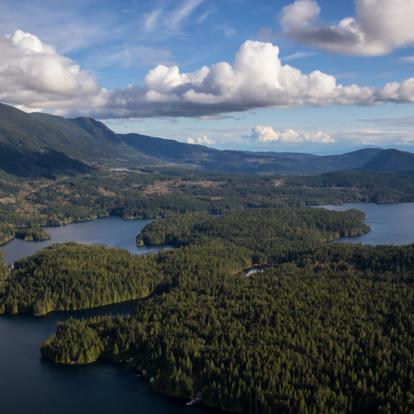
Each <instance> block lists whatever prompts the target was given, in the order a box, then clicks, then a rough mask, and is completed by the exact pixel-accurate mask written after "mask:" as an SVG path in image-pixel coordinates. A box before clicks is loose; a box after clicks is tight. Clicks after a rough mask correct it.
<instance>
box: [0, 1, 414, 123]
mask: <svg viewBox="0 0 414 414" xmlns="http://www.w3.org/2000/svg"><path fill="white" fill-rule="evenodd" d="M194 4H196V3H194ZM130 53H134V51H132V50H131V51H130ZM0 101H3V102H6V103H10V104H13V105H16V106H17V105H19V106H20V107H22V108H27V109H29V110H33V109H41V110H45V111H53V112H55V113H62V114H64V113H67V112H72V113H73V112H78V113H81V114H84V115H91V116H96V117H98V118H101V119H110V118H112V119H115V118H147V117H163V116H167V117H203V116H214V115H219V114H225V113H230V112H240V111H247V110H250V109H255V108H264V107H273V108H286V107H291V106H304V105H311V106H325V105H374V104H380V103H385V102H411V103H413V102H414V77H413V78H409V79H406V80H405V81H402V82H391V83H388V84H386V85H385V86H384V87H383V88H372V87H364V86H360V85H356V84H351V85H342V84H340V83H338V82H337V79H336V78H335V77H334V76H332V75H330V74H327V73H324V72H321V71H319V70H315V71H313V72H310V73H302V72H301V71H300V70H299V69H297V68H295V67H293V66H290V65H287V64H283V63H282V61H281V60H280V58H279V48H278V47H277V46H276V45H273V44H272V43H268V42H258V41H251V40H248V41H246V42H244V43H243V44H242V45H241V47H240V49H239V50H238V51H237V53H236V55H235V58H234V61H233V62H232V63H229V62H225V61H223V62H218V63H215V64H212V65H211V66H203V67H201V68H200V69H198V70H196V71H194V72H182V71H181V70H180V68H179V67H178V66H167V65H158V66H156V67H154V68H153V69H151V70H150V71H149V72H148V73H147V75H146V76H145V79H144V83H143V85H142V86H138V85H132V86H128V87H126V88H120V89H115V90H113V91H106V90H104V89H103V88H102V87H100V86H99V85H98V84H97V82H96V80H95V78H94V77H93V76H92V74H90V73H89V72H87V71H85V70H82V69H81V68H80V66H79V65H78V64H76V63H75V62H74V61H72V60H71V59H69V58H67V57H65V56H63V55H61V54H59V53H58V52H57V51H56V50H55V49H54V48H53V47H52V46H49V45H46V44H44V43H43V42H42V41H41V40H40V39H39V38H37V37H36V36H34V35H32V34H29V33H24V32H22V31H19V30H18V31H16V32H15V33H14V35H13V36H9V37H5V38H0Z"/></svg>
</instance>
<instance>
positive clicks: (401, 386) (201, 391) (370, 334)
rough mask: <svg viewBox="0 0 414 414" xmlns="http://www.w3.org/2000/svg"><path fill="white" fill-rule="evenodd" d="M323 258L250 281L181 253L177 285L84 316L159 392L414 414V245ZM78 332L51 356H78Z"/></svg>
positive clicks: (226, 404)
mask: <svg viewBox="0 0 414 414" xmlns="http://www.w3.org/2000/svg"><path fill="white" fill-rule="evenodd" d="M199 249H200V251H202V249H201V246H200V247H199ZM331 249H332V250H331ZM209 253H212V252H211V251H210V252H209ZM316 253H317V254H316V259H315V260H314V261H308V262H307V263H306V264H294V263H285V264H283V265H281V266H279V267H276V268H274V269H272V270H270V271H267V272H265V273H262V274H256V275H254V276H250V277H242V276H234V274H233V273H231V272H224V271H222V270H220V269H217V271H216V272H211V266H210V265H209V262H210V257H211V256H208V255H197V256H196V257H197V259H196V260H197V261H199V262H200V261H201V262H203V263H202V264H201V265H200V266H193V267H192V268H191V270H188V267H187V264H188V260H189V262H190V263H191V258H192V255H191V248H189V247H187V248H184V249H179V250H178V251H176V252H174V256H175V260H174V263H175V265H173V264H170V266H171V265H173V267H172V268H170V271H173V270H175V272H177V273H178V274H179V280H180V282H179V283H178V285H177V287H176V288H175V289H173V290H171V291H170V292H169V293H167V294H164V295H161V296H157V297H155V298H153V299H150V300H148V301H145V302H143V303H141V304H140V305H139V306H138V308H137V311H136V312H135V313H134V314H132V315H130V316H129V317H128V318H123V319H113V318H109V317H107V318H100V319H98V320H91V321H84V322H83V324H84V328H83V329H86V330H89V329H93V330H95V332H96V333H97V334H99V338H100V340H101V341H102V343H103V344H104V349H103V351H102V352H101V353H100V354H99V355H98V354H96V357H106V358H110V359H114V360H117V361H120V360H122V361H126V360H128V361H129V363H128V364H129V365H130V366H131V367H134V368H135V369H136V370H138V371H142V370H145V371H146V372H147V374H148V376H149V377H152V378H154V379H153V385H154V386H155V387H156V388H157V389H159V390H161V391H163V392H166V393H169V394H171V395H175V396H181V397H187V398H190V397H193V396H196V395H200V396H201V399H202V401H203V402H204V403H205V404H208V405H213V406H218V407H221V408H223V409H227V410H236V411H243V412H276V411H280V412H304V413H306V412H310V413H320V412H384V413H395V412H406V413H409V412H411V411H412V410H413V409H414V405H413V404H414V393H413V391H414V389H413V387H414V369H413V367H414V358H413V353H412V347H413V346H414V331H413V330H414V318H413V301H414V289H413V284H412V280H413V279H412V265H413V260H414V259H413V258H414V248H413V247H412V246H410V247H390V248H383V247H378V248H371V247H360V246H340V245H334V246H332V247H326V246H325V247H323V248H321V250H319V251H318V252H316ZM164 255H165V260H166V261H168V257H169V256H172V254H171V253H166V254H164ZM189 255H190V256H189ZM333 257H334V258H335V263H334V264H331V263H332V258H333ZM180 265H182V267H180ZM174 266H176V267H174ZM396 269H399V270H396ZM79 329H82V328H81V327H80V325H78V326H77V327H76V331H78V330H79ZM72 330H73V328H72V326H71V324H65V325H63V326H62V327H61V328H59V330H58V332H57V336H56V338H51V339H50V340H49V341H48V342H46V343H45V345H44V347H43V349H42V353H43V355H44V356H45V357H47V358H49V359H52V360H57V361H59V360H60V359H61V358H62V356H64V355H71V358H72V359H71V361H75V362H76V361H77V355H76V354H75V355H74V354H73V347H76V343H77V342H76V341H71V340H70V338H71V336H72V335H73V332H72ZM99 343H100V342H99Z"/></svg>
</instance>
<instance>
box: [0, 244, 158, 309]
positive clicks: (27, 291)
mask: <svg viewBox="0 0 414 414" xmlns="http://www.w3.org/2000/svg"><path fill="white" fill-rule="evenodd" d="M6 282H7V283H6V284H5V287H4V292H3V294H2V295H1V296H0V313H12V314H15V313H30V314H35V315H44V314H46V313H48V312H51V311H55V310H71V309H85V308H93V307H97V306H102V305H106V304H112V303H117V302H123V301H127V300H131V299H138V298H143V297H146V296H148V295H149V294H150V293H152V292H154V291H156V290H157V288H158V287H159V286H161V285H162V283H163V276H162V274H161V273H160V271H159V269H158V267H157V263H156V260H155V257H154V256H145V257H138V256H134V255H132V254H130V253H128V252H127V251H125V250H119V249H110V248H107V247H103V246H85V245H79V244H75V243H66V244H57V245H54V246H50V247H47V248H46V249H44V250H42V251H41V252H40V253H38V254H36V255H34V256H31V257H29V258H26V259H23V260H21V261H19V262H17V263H16V264H15V266H14V269H13V270H12V273H11V276H10V278H9V279H7V281H6Z"/></svg>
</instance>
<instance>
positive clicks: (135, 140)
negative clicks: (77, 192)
mask: <svg viewBox="0 0 414 414" xmlns="http://www.w3.org/2000/svg"><path fill="white" fill-rule="evenodd" d="M148 166H152V167H165V166H175V167H185V168H195V169H200V170H208V171H210V172H211V171H215V172H228V173H245V174H251V173H255V174H269V173H274V174H283V175H288V174H292V175H293V174H295V175H311V174H320V173H325V172H331V171H341V170H361V171H371V172H372V171H379V172H403V171H414V154H412V153H409V152H404V151H399V150H395V149H386V150H384V149H380V148H365V149H361V150H357V151H353V152H349V153H345V154H340V155H325V156H318V155H311V154H301V153H287V152H248V151H229V150H217V149H213V148H208V147H205V146H202V145H193V144H186V143H182V142H178V141H174V140H171V139H162V138H155V137H150V136H146V135H140V134H134V133H131V134H117V133H115V132H113V131H112V130H111V129H109V128H108V127H107V126H106V125H105V124H103V123H102V122H100V121H97V120H95V119H92V118H83V117H80V118H72V119H67V118H64V117H60V116H54V115H49V114H44V113H26V112H23V111H20V110H19V109H16V108H14V107H11V106H8V105H5V104H0V169H1V170H3V171H5V172H7V173H9V174H13V175H17V176H24V177H37V176H55V175H58V174H77V173H84V172H88V171H90V170H92V169H95V168H102V167H124V168H125V167H129V168H133V167H137V168H139V167H148Z"/></svg>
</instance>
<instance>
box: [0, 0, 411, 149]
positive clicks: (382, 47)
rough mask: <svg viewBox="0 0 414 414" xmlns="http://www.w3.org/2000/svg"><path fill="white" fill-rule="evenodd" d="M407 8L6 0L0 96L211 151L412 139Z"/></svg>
mask: <svg viewBox="0 0 414 414" xmlns="http://www.w3.org/2000/svg"><path fill="white" fill-rule="evenodd" d="M413 17H414V0H395V1H393V2H391V1H389V0H356V1H355V3H354V1H346V0H345V1H332V0H330V1H328V0H318V1H316V0H296V1H294V0H255V1H251V0H159V1H143V0H141V1H139V0H125V1H117V2H115V1H109V0H71V1H63V0H53V1H52V0H37V1H36V0H19V2H18V3H17V2H16V1H10V0H2V1H1V2H0V36H1V39H0V87H1V88H2V90H3V92H0V100H1V101H3V102H6V103H10V104H13V105H16V106H17V107H19V108H22V109H24V110H28V111H32V110H41V111H45V112H52V113H56V114H62V115H68V116H70V115H78V114H81V115H90V116H95V117H97V118H99V119H102V120H104V121H105V122H106V123H107V124H108V125H109V126H110V127H111V128H113V129H114V130H116V131H119V132H139V133H143V134H148V135H154V136H161V137H166V138H175V139H178V140H180V141H187V142H191V143H203V144H207V145H210V146H214V147H217V148H231V149H251V150H274V151H310V152H314V153H333V152H338V151H342V150H348V149H352V148H359V147H361V146H366V145H375V146H383V147H389V146H394V147H401V148H405V149H412V148H413V147H414V113H413V103H414V79H413V78H412V77H413V76H414V75H413V72H414V70H413V69H414V28H413V27H412V24H411V21H412V18H413ZM278 51H279V55H278ZM236 54H238V55H237V56H238V58H237V57H235V55H236ZM220 62H226V63H225V64H220ZM218 63H219V65H217V64H218ZM158 65H162V66H158ZM286 65H289V66H286ZM280 67H283V69H281V70H280V73H279V69H280ZM16 68H17V69H16ZM154 68H157V69H154ZM202 68H204V69H202ZM276 72H277V73H276ZM2 74H3V75H2ZM4 74H5V75H4ZM350 85H354V86H350Z"/></svg>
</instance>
